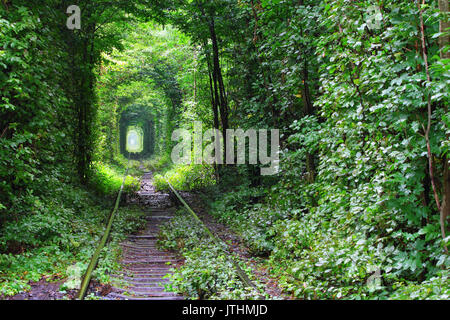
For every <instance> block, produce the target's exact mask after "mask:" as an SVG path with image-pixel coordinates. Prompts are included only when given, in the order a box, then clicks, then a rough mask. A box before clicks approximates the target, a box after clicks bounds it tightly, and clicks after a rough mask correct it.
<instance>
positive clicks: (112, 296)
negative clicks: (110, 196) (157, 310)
mask: <svg viewBox="0 0 450 320" xmlns="http://www.w3.org/2000/svg"><path fill="white" fill-rule="evenodd" d="M151 179H152V174H151V172H148V173H146V174H144V176H143V177H142V178H141V190H140V191H139V192H138V193H137V196H136V197H137V198H135V199H134V201H137V202H138V203H139V204H141V206H142V208H143V210H144V212H145V213H146V216H145V219H146V220H147V224H146V228H145V229H144V230H142V231H141V232H139V233H138V234H135V235H130V236H129V237H128V239H127V240H126V241H125V242H123V243H122V249H123V251H122V252H123V254H122V259H121V262H120V263H121V264H122V266H123V269H122V271H121V272H120V273H118V274H115V275H112V279H113V281H112V289H111V292H110V293H108V295H106V296H105V297H104V299H108V300H183V299H184V298H183V297H182V296H180V295H177V294H176V293H173V292H166V291H164V285H165V284H167V282H168V279H165V278H164V276H165V275H167V274H169V273H171V271H170V269H171V267H173V266H174V265H176V264H178V263H179V262H181V260H180V259H179V258H178V257H177V256H176V255H175V254H173V253H170V252H167V251H161V250H159V249H158V248H157V246H156V241H157V237H158V233H159V226H160V225H161V224H163V223H165V222H167V221H168V220H169V219H171V218H172V217H173V215H174V213H175V207H174V204H173V203H172V202H171V199H170V196H169V194H167V193H160V192H156V191H155V188H154V187H153V185H152V183H151Z"/></svg>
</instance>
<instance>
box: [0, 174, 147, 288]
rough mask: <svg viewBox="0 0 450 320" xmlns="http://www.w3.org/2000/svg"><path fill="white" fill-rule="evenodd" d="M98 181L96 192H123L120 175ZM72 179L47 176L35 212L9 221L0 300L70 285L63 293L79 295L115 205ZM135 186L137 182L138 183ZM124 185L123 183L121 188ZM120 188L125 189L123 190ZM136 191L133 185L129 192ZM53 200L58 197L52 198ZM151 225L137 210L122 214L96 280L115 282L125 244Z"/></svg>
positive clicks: (0, 261) (2, 242)
mask: <svg viewBox="0 0 450 320" xmlns="http://www.w3.org/2000/svg"><path fill="white" fill-rule="evenodd" d="M101 168H103V169H102V170H104V171H103V173H105V172H106V173H108V174H102V175H97V176H96V178H94V179H93V180H92V182H91V183H92V184H97V183H98V185H96V186H95V187H96V188H95V189H96V190H101V191H102V192H104V193H105V194H107V195H112V194H113V193H114V192H116V191H117V190H118V187H117V181H116V180H117V179H116V174H115V172H112V171H108V169H105V168H106V166H102V167H101ZM64 181H69V178H67V177H63V178H62V177H61V176H59V175H58V174H55V175H47V177H46V182H47V183H46V184H45V185H42V186H41V188H40V190H39V191H40V194H41V195H37V194H36V195H33V196H31V195H30V196H29V199H28V202H29V210H28V211H27V212H26V214H25V213H23V214H21V213H20V212H16V213H15V214H14V218H12V219H5V220H3V223H2V225H1V226H0V227H1V236H0V296H10V295H15V294H17V293H19V292H22V291H26V290H29V289H30V282H33V281H39V280H40V279H42V278H44V279H46V280H47V281H60V280H62V279H64V280H65V283H64V284H63V286H62V287H61V290H66V289H74V288H76V287H77V286H78V285H79V282H80V278H81V275H82V274H84V272H85V269H86V268H87V264H88V263H89V260H90V258H91V256H92V254H93V252H94V250H95V248H96V246H97V244H98V242H99V239H100V237H101V236H102V234H103V232H104V228H105V225H106V221H107V218H108V216H109V214H110V211H111V206H112V203H111V200H110V199H109V198H104V197H101V196H97V195H94V194H93V193H91V192H90V190H88V189H86V188H85V187H82V186H79V185H77V184H76V183H67V182H64ZM133 181H134V180H133ZM120 183H121V182H120ZM119 187H120V185H119ZM134 188H136V185H134V184H132V183H129V184H128V185H127V190H133V189H134ZM48 194H51V195H52V196H51V197H49V196H47V195H48ZM144 222H145V220H144V219H142V211H141V210H140V209H139V208H137V207H132V206H127V207H122V208H119V210H118V212H117V216H116V218H115V220H114V224H113V228H112V235H111V238H110V239H112V241H111V242H110V243H109V244H108V245H107V246H106V247H105V248H104V250H103V252H102V254H101V257H100V260H99V264H98V266H97V268H96V270H95V272H94V274H93V278H94V279H96V280H98V281H99V282H101V283H106V282H108V281H109V277H108V274H109V273H111V272H112V271H113V270H115V269H117V268H118V264H117V257H118V255H119V253H120V248H119V245H118V244H119V242H120V241H122V240H123V239H124V237H125V235H126V234H129V233H132V232H134V231H135V230H137V229H139V228H140V227H141V226H142V225H143V224H144Z"/></svg>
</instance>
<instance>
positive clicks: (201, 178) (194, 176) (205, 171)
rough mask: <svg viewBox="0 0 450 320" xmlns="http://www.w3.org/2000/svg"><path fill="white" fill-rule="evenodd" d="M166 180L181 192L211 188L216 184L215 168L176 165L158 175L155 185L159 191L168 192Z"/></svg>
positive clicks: (155, 177) (155, 178) (154, 180)
mask: <svg viewBox="0 0 450 320" xmlns="http://www.w3.org/2000/svg"><path fill="white" fill-rule="evenodd" d="M166 180H167V181H168V182H169V183H170V184H171V185H172V186H173V187H174V188H175V189H176V190H180V191H191V190H196V189H201V188H205V187H210V186H212V185H214V184H215V183H216V181H215V176H214V168H213V167H212V166H207V165H196V164H192V165H176V166H173V167H171V168H168V169H166V171H165V172H163V173H161V174H156V175H155V176H154V178H153V183H154V185H155V187H156V189H157V190H158V191H162V190H168V189H169V186H168V184H167V182H166Z"/></svg>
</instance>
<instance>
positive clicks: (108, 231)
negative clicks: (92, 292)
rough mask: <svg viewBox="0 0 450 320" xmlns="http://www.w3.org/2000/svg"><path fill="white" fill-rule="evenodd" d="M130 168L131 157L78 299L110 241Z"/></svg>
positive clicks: (83, 295)
mask: <svg viewBox="0 0 450 320" xmlns="http://www.w3.org/2000/svg"><path fill="white" fill-rule="evenodd" d="M129 168H130V159H128V164H127V170H126V171H125V175H124V177H123V181H122V185H121V186H120V190H119V193H118V194H117V198H116V202H115V204H114V208H113V209H112V211H111V213H110V215H109V218H108V223H107V225H106V229H105V232H104V233H103V236H102V238H101V239H100V242H99V244H98V246H97V249H96V250H95V252H94V254H93V255H92V258H91V262H90V263H89V266H88V268H87V269H86V273H85V274H84V276H83V280H82V282H81V286H80V291H79V293H78V299H79V300H83V299H84V298H85V296H86V292H87V289H88V288H89V283H90V282H91V278H92V272H93V271H94V270H95V268H96V266H97V263H98V260H99V258H100V253H101V251H102V249H103V248H104V246H105V244H106V242H107V241H108V238H109V236H110V234H111V229H112V223H113V221H114V217H115V216H116V212H117V209H118V208H119V203H120V197H121V196H122V192H123V187H124V185H125V180H126V178H127V175H128V169H129Z"/></svg>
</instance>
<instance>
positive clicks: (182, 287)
mask: <svg viewBox="0 0 450 320" xmlns="http://www.w3.org/2000/svg"><path fill="white" fill-rule="evenodd" d="M158 244H159V246H160V247H161V248H162V249H166V250H176V251H178V252H179V253H181V254H182V255H183V257H184V258H185V259H186V260H185V263H184V264H183V265H182V266H181V267H180V268H178V269H174V270H173V271H174V273H173V274H172V275H169V276H168V277H169V279H170V280H171V283H170V284H168V285H166V289H168V290H170V291H174V292H179V293H181V294H183V295H184V296H186V297H188V298H190V299H212V300H214V299H257V298H258V297H259V295H260V293H259V292H257V291H256V290H254V289H252V288H248V287H245V286H244V285H243V283H242V281H241V280H240V279H239V277H238V276H237V273H236V271H235V269H234V266H233V263H232V262H231V261H230V259H229V258H230V255H229V254H228V253H225V251H224V249H223V248H221V247H219V246H218V245H216V244H215V243H214V242H213V241H212V239H211V238H210V237H209V236H208V234H207V233H206V232H205V230H204V229H203V227H202V226H201V225H199V223H198V222H197V221H195V220H194V219H193V218H192V217H191V216H190V215H189V213H187V212H186V211H185V210H184V209H182V210H180V211H179V212H178V213H177V215H176V216H175V217H174V218H173V219H171V221H170V222H168V223H166V224H165V225H163V226H162V227H161V231H160V234H159V240H158ZM240 266H241V268H242V269H243V270H244V271H245V272H246V273H247V275H248V276H249V277H250V278H251V279H252V278H253V277H252V275H251V274H250V272H251V270H250V269H249V268H248V267H247V266H245V265H244V264H243V263H240ZM253 281H254V279H253ZM254 282H255V281H254ZM256 284H257V286H259V288H261V287H262V286H261V285H260V284H258V283H256Z"/></svg>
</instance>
